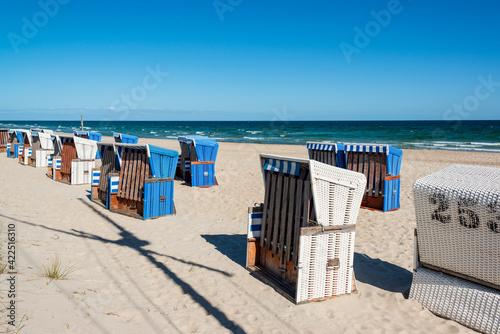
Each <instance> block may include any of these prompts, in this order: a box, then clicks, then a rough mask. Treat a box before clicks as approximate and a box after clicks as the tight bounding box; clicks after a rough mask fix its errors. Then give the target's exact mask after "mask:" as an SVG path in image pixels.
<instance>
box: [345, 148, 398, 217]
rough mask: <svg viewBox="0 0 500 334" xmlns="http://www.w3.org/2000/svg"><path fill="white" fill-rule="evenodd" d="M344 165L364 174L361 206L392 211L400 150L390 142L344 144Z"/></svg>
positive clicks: (395, 204)
mask: <svg viewBox="0 0 500 334" xmlns="http://www.w3.org/2000/svg"><path fill="white" fill-rule="evenodd" d="M344 150H345V155H346V168H347V169H349V170H352V171H355V172H360V173H363V174H364V175H365V176H366V180H367V183H366V190H365V196H364V198H363V201H362V203H361V206H362V207H364V208H369V209H375V210H381V211H384V212H386V211H394V210H397V209H399V204H400V187H401V183H400V172H401V160H402V158H403V151H402V150H400V149H398V148H396V147H394V146H391V145H372V144H344Z"/></svg>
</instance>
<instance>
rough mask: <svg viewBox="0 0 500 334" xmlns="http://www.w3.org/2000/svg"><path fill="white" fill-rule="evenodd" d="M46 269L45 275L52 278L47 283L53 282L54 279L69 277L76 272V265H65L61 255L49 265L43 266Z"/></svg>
mask: <svg viewBox="0 0 500 334" xmlns="http://www.w3.org/2000/svg"><path fill="white" fill-rule="evenodd" d="M43 268H44V271H45V276H47V277H48V278H50V281H49V282H48V283H47V285H48V284H49V283H50V282H52V280H54V279H56V280H63V279H66V278H67V277H68V275H69V274H71V273H72V272H74V271H75V270H76V268H75V265H74V264H72V265H69V264H68V265H66V266H63V264H62V262H61V260H60V259H59V257H57V256H56V257H55V258H54V260H52V262H51V263H50V264H49V265H48V266H43Z"/></svg>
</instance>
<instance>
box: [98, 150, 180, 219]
mask: <svg viewBox="0 0 500 334" xmlns="http://www.w3.org/2000/svg"><path fill="white" fill-rule="evenodd" d="M98 145H99V147H100V152H101V156H102V159H101V160H102V162H103V164H102V166H101V168H100V169H99V170H97V169H94V171H93V174H92V179H93V183H92V195H91V196H92V199H93V200H95V201H99V202H101V203H103V204H105V206H106V208H108V209H109V210H111V211H112V212H117V213H121V214H125V215H128V216H132V217H136V218H142V219H149V218H157V217H161V216H166V215H171V214H175V205H174V182H173V180H174V175H175V169H176V167H177V160H178V157H179V153H178V152H177V151H174V150H169V149H165V148H162V147H158V146H153V145H140V144H122V143H101V144H98Z"/></svg>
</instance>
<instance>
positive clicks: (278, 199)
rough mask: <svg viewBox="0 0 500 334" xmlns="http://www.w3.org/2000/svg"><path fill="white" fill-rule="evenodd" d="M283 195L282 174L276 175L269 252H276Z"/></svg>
mask: <svg viewBox="0 0 500 334" xmlns="http://www.w3.org/2000/svg"><path fill="white" fill-rule="evenodd" d="M282 194H283V173H279V174H278V185H277V186H276V203H275V204H274V205H275V207H274V222H273V225H274V226H273V237H272V241H271V249H270V250H271V251H272V252H273V253H275V252H276V249H277V247H278V240H279V236H278V232H279V227H280V213H281V196H282Z"/></svg>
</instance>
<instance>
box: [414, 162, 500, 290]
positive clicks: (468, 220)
mask: <svg viewBox="0 0 500 334" xmlns="http://www.w3.org/2000/svg"><path fill="white" fill-rule="evenodd" d="M413 188H414V200H415V212H416V219H417V231H418V246H419V255H420V261H421V262H423V263H427V264H431V265H433V266H437V267H439V268H443V269H447V270H451V271H453V272H456V273H460V274H463V275H467V276H470V277H473V278H476V279H479V280H483V281H486V282H489V283H492V284H494V285H496V286H499V287H500V233H499V232H500V169H499V168H492V167H480V166H466V165H453V166H450V167H448V168H446V169H443V170H441V171H439V172H437V173H434V174H431V175H429V176H426V177H423V178H421V179H419V180H417V181H416V182H415V184H414V187H413Z"/></svg>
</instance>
